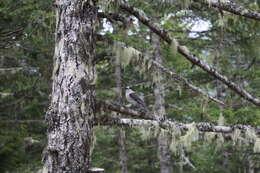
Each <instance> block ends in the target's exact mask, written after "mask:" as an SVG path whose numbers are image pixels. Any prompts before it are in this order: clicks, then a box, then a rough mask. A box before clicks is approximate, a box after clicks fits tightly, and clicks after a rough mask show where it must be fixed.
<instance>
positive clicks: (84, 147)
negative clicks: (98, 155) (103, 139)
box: [43, 0, 97, 173]
mask: <svg viewBox="0 0 260 173" xmlns="http://www.w3.org/2000/svg"><path fill="white" fill-rule="evenodd" d="M95 3H96V2H95V0H87V1H84V0H73V1H67V0H57V1H56V4H55V6H56V8H57V9H56V38H55V39H56V40H55V53H54V64H55V65H54V69H53V84H52V97H51V103H50V106H49V109H48V111H47V113H46V122H47V125H48V129H47V137H48V143H47V146H46V149H45V152H44V154H43V163H44V168H43V172H48V173H65V172H66V173H68V172H70V173H86V172H88V169H89V168H90V154H91V153H90V151H91V144H92V136H93V134H92V126H93V120H94V113H95V109H94V108H95V102H94V98H95V91H94V84H95V75H96V72H95V65H94V63H93V61H94V58H95V38H94V33H95V24H96V21H97V9H96V6H95V5H96V4H95Z"/></svg>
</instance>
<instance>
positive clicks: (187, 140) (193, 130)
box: [180, 123, 199, 150]
mask: <svg viewBox="0 0 260 173" xmlns="http://www.w3.org/2000/svg"><path fill="white" fill-rule="evenodd" d="M198 139H199V131H198V129H197V127H196V124H195V123H192V124H190V125H189V127H188V131H187V132H186V134H185V135H184V136H181V138H180V142H181V144H182V145H183V147H184V148H185V149H186V150H190V149H191V144H192V142H194V141H197V140H198Z"/></svg>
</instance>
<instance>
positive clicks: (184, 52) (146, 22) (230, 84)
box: [120, 1, 260, 106]
mask: <svg viewBox="0 0 260 173" xmlns="http://www.w3.org/2000/svg"><path fill="white" fill-rule="evenodd" d="M120 8H121V9H123V10H125V11H127V12H129V13H130V14H132V15H134V16H135V17H136V18H138V20H140V21H141V22H142V23H143V24H144V25H146V26H147V27H149V28H150V29H151V30H152V31H153V32H154V33H156V34H157V35H159V36H160V37H161V38H162V39H163V40H164V41H166V42H167V43H168V44H171V43H172V38H171V37H170V36H169V35H168V32H166V31H165V30H163V29H161V28H160V27H159V25H158V24H154V23H153V22H152V20H151V19H149V18H148V17H147V16H146V14H145V13H144V12H143V11H141V10H139V9H137V8H134V7H132V6H130V5H129V4H128V3H127V2H126V1H124V3H120ZM178 52H179V53H180V54H182V55H183V56H184V57H185V58H186V59H187V60H189V61H190V62H191V63H193V64H194V65H197V66H199V67H200V68H202V69H203V70H204V71H206V72H208V73H209V74H210V75H212V76H214V77H215V78H216V79H218V80H220V81H221V82H223V83H224V84H226V85H227V86H228V87H229V88H230V89H231V90H233V91H234V92H236V93H237V94H238V95H240V96H241V97H243V98H245V99H246V100H248V101H249V102H251V103H253V104H255V105H257V106H260V99H258V98H256V97H255V96H253V95H251V94H250V93H248V92H247V91H246V90H244V89H243V88H241V87H240V86H239V85H237V84H236V83H234V82H232V81H230V80H229V79H228V78H227V77H226V76H224V75H222V74H220V73H219V72H217V70H216V69H215V68H213V67H211V66H210V65H208V64H206V63H205V62H203V61H202V60H200V59H199V58H198V57H197V56H196V55H194V54H192V53H191V52H190V51H189V50H188V49H187V48H186V47H185V46H180V45H179V44H178Z"/></svg>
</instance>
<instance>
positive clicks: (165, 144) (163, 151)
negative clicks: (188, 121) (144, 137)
mask: <svg viewBox="0 0 260 173" xmlns="http://www.w3.org/2000/svg"><path fill="white" fill-rule="evenodd" d="M151 41H152V46H153V59H154V61H156V62H159V63H162V59H161V46H160V37H159V36H157V35H156V34H154V33H153V34H152V38H151ZM154 73H155V76H153V77H154V79H153V81H154V89H153V91H154V97H155V103H154V110H153V112H154V119H155V120H157V121H160V120H163V119H165V114H166V111H165V99H164V95H165V94H164V90H165V87H164V83H163V74H162V72H161V70H159V69H156V71H155V72H154ZM169 146H170V139H169V137H167V136H165V135H163V134H159V135H158V137H157V152H158V157H159V160H160V172H161V173H172V171H173V168H172V164H171V163H172V161H171V154H170V153H171V152H170V147H169Z"/></svg>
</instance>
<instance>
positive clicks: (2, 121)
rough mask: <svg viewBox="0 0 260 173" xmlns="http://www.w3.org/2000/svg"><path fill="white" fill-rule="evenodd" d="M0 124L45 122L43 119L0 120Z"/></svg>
mask: <svg viewBox="0 0 260 173" xmlns="http://www.w3.org/2000/svg"><path fill="white" fill-rule="evenodd" d="M0 124H45V121H44V120H0Z"/></svg>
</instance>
